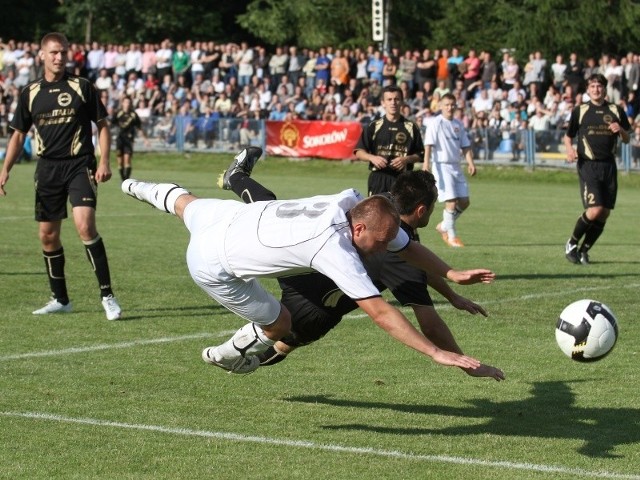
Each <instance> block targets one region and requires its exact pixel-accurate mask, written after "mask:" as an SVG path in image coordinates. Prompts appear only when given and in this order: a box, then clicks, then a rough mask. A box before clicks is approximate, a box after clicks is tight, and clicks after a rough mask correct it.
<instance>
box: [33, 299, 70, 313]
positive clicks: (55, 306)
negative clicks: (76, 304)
mask: <svg viewBox="0 0 640 480" xmlns="http://www.w3.org/2000/svg"><path fill="white" fill-rule="evenodd" d="M71 308H72V307H71V302H69V303H67V304H66V305H63V304H61V303H60V302H59V301H58V299H57V298H53V297H52V298H51V300H49V303H47V304H46V305H45V306H44V307H42V308H39V309H38V310H34V311H33V312H31V313H33V314H34V315H47V314H49V313H69V312H70V311H71Z"/></svg>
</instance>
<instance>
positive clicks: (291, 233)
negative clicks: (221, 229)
mask: <svg viewBox="0 0 640 480" xmlns="http://www.w3.org/2000/svg"><path fill="white" fill-rule="evenodd" d="M360 200H362V197H361V195H360V194H359V193H358V192H357V191H355V190H353V189H349V190H345V191H343V192H341V193H339V194H336V195H320V196H316V197H310V198H303V199H295V200H278V201H272V202H256V203H252V204H248V205H243V206H241V207H239V208H238V209H237V210H236V212H235V215H233V217H232V218H231V220H230V223H229V226H228V228H227V230H226V235H225V238H224V242H215V241H212V244H217V245H218V255H219V258H220V261H221V263H222V265H223V266H224V268H225V269H226V270H227V271H228V272H229V273H231V274H233V275H234V276H236V277H239V278H254V277H280V276H284V275H290V274H294V273H299V272H308V271H310V270H317V271H318V272H321V273H323V274H325V275H326V276H328V277H329V278H331V279H332V280H333V281H334V282H335V283H336V284H337V285H338V287H339V288H340V289H341V290H342V291H343V292H344V293H345V294H347V295H348V296H349V297H350V298H353V299H364V298H370V297H374V296H378V295H380V292H379V290H378V289H377V288H376V287H375V286H374V285H373V282H372V281H371V280H370V278H369V277H368V275H367V273H366V271H365V269H364V267H363V265H362V261H361V260H360V257H359V256H358V252H357V251H356V249H355V247H354V246H353V244H352V237H351V230H350V228H349V222H348V220H347V215H346V213H347V211H349V210H350V209H351V208H352V207H353V206H355V205H356V204H357V203H358V202H359V201H360ZM409 241H410V240H409V237H408V236H407V234H406V233H405V232H404V230H402V229H399V230H398V235H397V236H396V238H395V239H394V240H392V241H391V242H390V243H389V246H388V249H389V250H390V251H394V252H397V251H400V250H402V249H404V248H405V247H406V246H407V245H408V244H409Z"/></svg>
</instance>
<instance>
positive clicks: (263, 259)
mask: <svg viewBox="0 0 640 480" xmlns="http://www.w3.org/2000/svg"><path fill="white" fill-rule="evenodd" d="M243 155H246V150H244V151H243V152H241V153H240V155H238V157H237V161H238V162H241V161H242V160H243V158H242V156H243ZM122 190H123V191H124V192H125V193H127V194H128V195H131V196H133V197H135V198H137V199H139V200H141V201H144V202H147V203H149V204H151V205H153V206H155V207H156V208H158V209H160V210H163V211H166V212H168V213H172V214H174V215H177V216H178V217H180V218H181V219H182V220H183V221H184V224H185V226H186V227H187V229H188V230H189V232H190V233H191V239H190V243H189V247H188V250H187V264H188V267H189V271H190V273H191V276H192V278H193V279H194V281H195V282H196V283H197V284H198V285H199V286H200V287H201V288H202V289H203V290H205V291H206V292H207V293H208V294H209V296H211V297H212V298H214V299H215V300H216V301H218V302H219V303H220V304H222V305H223V306H225V307H226V308H227V309H229V310H231V311H232V312H234V313H235V314H237V315H239V316H241V317H243V318H245V319H246V320H249V321H250V322H251V323H249V324H247V325H245V326H244V327H242V328H241V329H240V330H238V331H237V332H236V333H235V334H234V335H233V336H232V338H230V339H229V340H228V341H227V342H225V343H223V344H222V345H219V346H217V347H209V348H206V349H205V350H204V351H203V359H204V360H205V361H206V362H208V363H210V364H212V365H216V366H218V367H221V368H223V369H225V370H227V371H229V372H233V373H250V372H252V371H254V370H255V369H256V368H258V366H259V362H260V361H259V359H258V357H257V355H259V354H260V353H262V352H264V351H265V350H266V349H267V348H269V347H270V346H272V345H273V344H274V343H275V342H276V341H277V340H278V339H280V338H282V337H283V336H285V335H286V334H288V333H289V331H290V328H291V314H290V313H289V311H288V310H287V309H286V307H284V306H283V305H282V304H281V303H280V302H279V301H278V300H276V299H275V297H273V296H272V295H271V294H269V293H268V292H267V291H266V290H265V289H264V288H262V286H261V285H260V283H259V282H258V280H257V278H260V277H275V278H277V277H280V276H283V275H286V274H291V273H298V272H305V271H312V270H316V271H319V272H321V273H324V274H325V275H327V276H328V277H329V278H331V279H332V280H333V281H334V282H335V283H336V285H337V286H338V287H339V288H340V289H341V290H342V291H343V292H344V293H345V294H346V295H348V296H349V297H350V298H352V299H353V300H354V301H355V302H356V303H357V304H358V306H359V307H360V308H362V309H363V310H364V311H365V313H367V314H368V315H369V316H370V317H371V318H372V319H373V320H374V321H375V322H376V323H377V324H379V325H385V324H386V325H390V327H389V330H388V331H389V333H390V334H391V335H392V336H393V337H394V338H396V339H397V340H399V341H400V342H402V343H404V344H405V345H407V346H409V347H411V348H414V349H415V350H417V351H419V352H421V353H423V354H425V355H427V356H430V357H431V358H432V359H433V360H434V361H435V362H437V363H440V364H443V365H451V366H458V367H461V368H471V369H474V368H478V367H479V366H480V362H479V361H477V360H476V359H473V358H470V357H467V356H465V355H460V354H457V353H452V352H447V351H444V350H441V349H439V348H438V347H436V346H435V345H434V344H433V343H432V342H431V341H429V340H428V339H426V338H425V337H424V336H423V335H421V334H420V333H419V332H418V331H417V330H416V328H415V327H414V326H413V325H412V324H411V323H410V322H409V321H408V320H407V319H406V317H405V316H404V315H403V314H402V313H401V312H400V311H399V310H398V309H396V308H395V307H393V306H391V305H390V304H388V303H387V302H386V301H385V300H384V299H383V298H382V296H381V295H380V292H379V290H378V289H377V288H376V287H375V285H374V284H373V282H372V281H371V279H370V278H369V277H368V275H367V273H366V270H365V268H364V266H363V265H362V261H361V260H360V257H359V255H360V254H363V255H368V254H374V253H378V252H382V251H384V250H385V249H389V250H390V251H395V252H397V253H398V254H399V255H400V256H401V257H402V258H403V259H405V260H408V261H412V262H415V264H416V266H418V267H420V268H425V269H426V268H427V264H428V260H427V258H426V255H425V252H426V249H424V247H422V246H421V245H420V244H419V243H417V242H414V241H411V240H410V239H409V237H408V236H407V234H406V233H405V232H404V231H402V230H400V228H399V225H400V218H399V215H398V213H397V211H396V210H395V207H394V206H393V204H392V203H391V202H390V201H389V200H388V199H387V198H385V197H383V196H379V195H375V196H373V197H369V198H367V199H364V200H363V199H362V197H361V196H360V194H359V193H358V192H356V191H355V190H352V189H350V190H345V191H343V192H341V193H339V194H337V195H323V196H316V197H311V198H303V199H297V200H282V201H273V202H256V203H251V204H243V203H240V202H237V201H235V200H219V199H199V198H197V197H196V196H194V195H191V194H190V193H189V192H188V191H187V190H185V189H184V188H182V187H180V186H178V185H175V184H166V183H165V184H156V183H147V182H140V181H136V180H132V179H129V180H125V181H124V182H123V184H122ZM247 232H253V233H252V234H251V235H248V234H247ZM476 274H477V276H479V277H483V276H484V275H489V276H493V274H492V272H490V271H482V270H478V271H477V272H476Z"/></svg>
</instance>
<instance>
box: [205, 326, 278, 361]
mask: <svg viewBox="0 0 640 480" xmlns="http://www.w3.org/2000/svg"><path fill="white" fill-rule="evenodd" d="M275 343H276V342H275V340H271V339H270V338H268V337H267V336H266V335H265V333H264V330H262V328H261V327H260V325H257V324H255V323H247V324H246V325H245V326H244V327H242V328H241V329H240V330H238V331H237V332H236V333H234V334H233V337H231V338H230V339H229V340H227V341H226V342H224V343H223V344H222V345H220V346H218V347H217V348H216V351H217V353H218V354H219V355H221V356H222V357H223V358H225V359H227V360H230V359H233V358H239V357H247V356H251V355H259V354H261V353H262V352H264V351H265V350H266V349H267V348H269V347H271V346H273V345H274V344H275Z"/></svg>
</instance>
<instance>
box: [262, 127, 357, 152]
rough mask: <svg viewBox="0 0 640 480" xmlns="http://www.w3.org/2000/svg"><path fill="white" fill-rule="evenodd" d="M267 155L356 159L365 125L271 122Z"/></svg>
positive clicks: (268, 130) (268, 132) (268, 131)
mask: <svg viewBox="0 0 640 480" xmlns="http://www.w3.org/2000/svg"><path fill="white" fill-rule="evenodd" d="M266 128H267V154H268V155H278V156H284V157H315V158H327V159H330V160H347V159H353V158H354V155H353V149H354V148H355V146H356V144H357V143H358V139H359V138H360V134H361V132H362V125H360V123H358V122H320V121H303V120H300V121H294V122H274V121H267V122H266Z"/></svg>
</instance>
